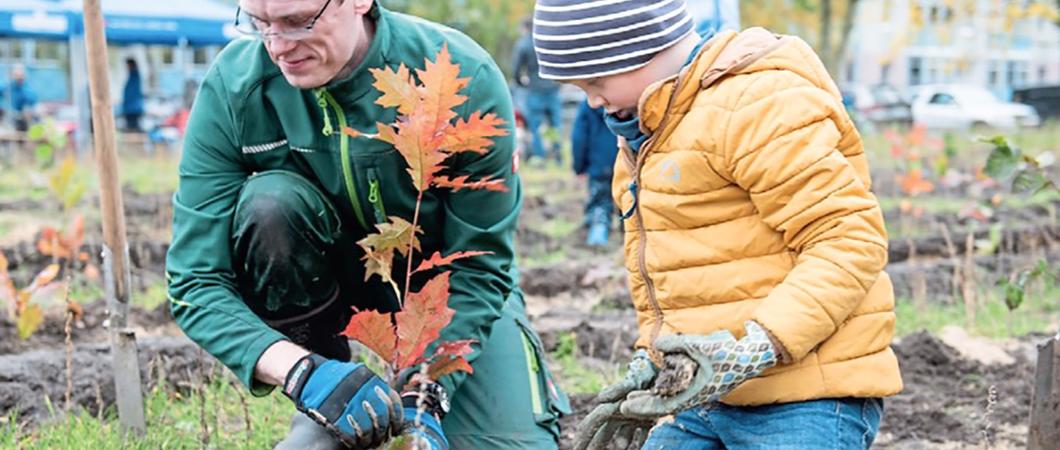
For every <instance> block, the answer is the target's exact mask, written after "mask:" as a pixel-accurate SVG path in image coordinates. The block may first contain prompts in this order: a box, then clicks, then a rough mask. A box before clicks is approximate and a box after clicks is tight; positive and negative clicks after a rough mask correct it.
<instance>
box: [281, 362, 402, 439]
mask: <svg viewBox="0 0 1060 450" xmlns="http://www.w3.org/2000/svg"><path fill="white" fill-rule="evenodd" d="M283 393H284V394H286V395H287V397H289V398H290V399H291V400H293V401H294V403H295V405H296V406H297V407H298V410H299V411H302V412H303V413H305V414H306V415H307V416H309V417H310V418H312V419H313V420H314V421H316V422H317V423H319V424H321V425H323V426H324V428H327V429H328V431H330V432H331V433H332V434H334V435H335V437H336V438H338V439H339V441H341V442H342V443H343V444H345V445H346V446H348V447H353V448H375V447H378V446H379V445H381V444H382V443H384V442H386V441H387V440H388V439H390V437H391V436H394V435H396V434H397V433H399V432H400V431H401V428H402V423H403V422H404V417H403V411H402V407H401V398H400V397H399V396H398V393H397V392H396V391H394V390H393V389H391V388H390V386H387V384H386V383H385V382H384V381H383V380H382V379H380V378H379V377H378V376H376V375H375V374H374V373H372V371H371V370H368V368H367V367H365V366H364V364H358V363H350V362H340V361H334V360H329V359H327V358H324V357H323V356H320V355H316V354H310V355H307V356H305V357H303V358H302V359H300V360H299V361H298V363H296V364H295V365H294V368H292V369H291V371H290V372H289V373H288V374H287V377H286V381H285V382H284V384H283Z"/></svg>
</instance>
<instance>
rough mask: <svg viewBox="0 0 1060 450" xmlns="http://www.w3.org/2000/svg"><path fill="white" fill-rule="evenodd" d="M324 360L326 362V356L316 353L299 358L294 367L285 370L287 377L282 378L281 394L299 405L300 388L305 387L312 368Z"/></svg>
mask: <svg viewBox="0 0 1060 450" xmlns="http://www.w3.org/2000/svg"><path fill="white" fill-rule="evenodd" d="M325 362H327V358H325V357H323V356H320V355H318V354H316V353H310V354H308V355H305V356H303V357H302V358H301V359H299V360H298V362H296V363H295V364H294V367H292V368H291V370H290V371H288V372H287V377H286V378H284V381H283V395H286V396H287V398H289V399H291V401H293V402H294V403H295V405H298V406H301V405H302V400H301V398H302V388H303V387H305V383H306V381H308V380H309V376H310V375H312V374H313V370H315V369H316V368H317V367H318V366H320V365H321V364H324V363H325Z"/></svg>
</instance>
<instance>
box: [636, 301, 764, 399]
mask: <svg viewBox="0 0 1060 450" xmlns="http://www.w3.org/2000/svg"><path fill="white" fill-rule="evenodd" d="M744 329H745V330H746V331H747V335H746V336H744V337H743V339H740V340H736V338H735V337H734V336H733V335H732V333H730V332H728V331H719V332H716V333H712V334H710V335H708V336H696V335H668V336H663V337H661V338H659V339H658V340H656V341H655V348H656V349H657V350H659V351H661V352H663V353H664V354H665V355H666V356H665V358H664V360H665V361H666V364H665V367H663V369H662V372H661V373H660V375H659V377H658V379H657V380H656V382H655V385H654V386H653V388H652V389H651V390H641V391H636V392H632V393H630V394H629V395H628V397H627V399H626V401H624V402H622V405H621V407H620V411H621V412H622V413H623V414H625V415H627V416H631V417H643V418H658V417H662V416H667V415H671V414H676V413H678V412H681V411H684V410H687V409H690V408H692V407H695V406H700V405H703V404H706V403H711V402H716V401H718V400H719V399H721V398H722V397H724V396H725V394H728V393H729V392H730V391H732V390H733V389H736V387H737V386H739V385H740V383H743V382H744V381H745V380H747V379H748V378H753V377H756V376H758V375H759V374H761V373H762V372H764V371H765V370H766V369H768V368H770V367H773V366H775V365H776V364H777V349H776V348H774V347H773V344H772V342H770V340H769V336H768V335H767V334H766V331H765V330H764V329H763V328H762V327H761V326H760V325H758V324H757V323H755V322H753V321H748V322H746V323H745V324H744ZM682 361H684V362H682ZM664 380H665V381H664Z"/></svg>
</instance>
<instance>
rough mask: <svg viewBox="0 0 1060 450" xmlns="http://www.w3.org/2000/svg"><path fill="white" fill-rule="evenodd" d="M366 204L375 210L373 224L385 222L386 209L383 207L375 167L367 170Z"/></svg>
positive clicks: (377, 173)
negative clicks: (369, 204)
mask: <svg viewBox="0 0 1060 450" xmlns="http://www.w3.org/2000/svg"><path fill="white" fill-rule="evenodd" d="M368 202H369V203H371V204H372V207H373V209H374V210H375V223H383V222H386V207H384V206H383V195H382V192H381V189H380V183H379V172H378V170H376V168H375V167H372V168H370V169H368Z"/></svg>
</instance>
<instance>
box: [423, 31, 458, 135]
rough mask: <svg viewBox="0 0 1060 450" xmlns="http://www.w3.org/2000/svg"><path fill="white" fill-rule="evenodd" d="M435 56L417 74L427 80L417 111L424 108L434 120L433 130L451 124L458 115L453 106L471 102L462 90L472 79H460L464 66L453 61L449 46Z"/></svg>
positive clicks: (424, 81) (424, 82)
mask: <svg viewBox="0 0 1060 450" xmlns="http://www.w3.org/2000/svg"><path fill="white" fill-rule="evenodd" d="M434 59H435V60H434V61H433V62H432V61H430V60H427V61H426V62H425V65H426V67H424V69H422V70H421V69H417V70H416V75H417V76H418V77H419V79H420V82H421V83H423V84H422V85H421V86H420V87H419V91H420V98H421V101H422V103H421V104H420V105H418V106H417V110H419V111H423V113H424V115H425V116H426V117H428V118H430V119H431V122H430V124H431V125H432V129H431V131H436V130H438V129H439V128H440V127H441V126H443V125H448V124H449V121H450V120H453V118H455V117H456V112H454V111H453V108H456V107H457V106H460V105H462V104H464V102H466V101H467V97H466V96H463V95H459V92H460V90H461V89H464V87H466V86H467V83H468V81H470V78H460V66H459V65H457V64H453V61H452V59H451V58H450V55H449V46H448V45H442V50H441V51H439V52H438V55H437V56H436V57H435V58H434Z"/></svg>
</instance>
